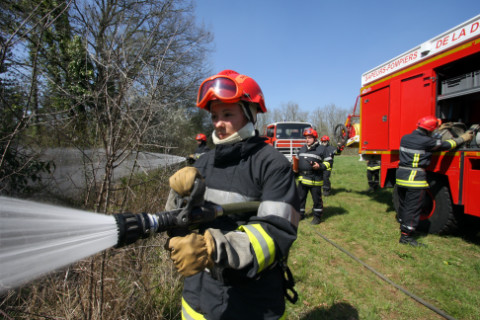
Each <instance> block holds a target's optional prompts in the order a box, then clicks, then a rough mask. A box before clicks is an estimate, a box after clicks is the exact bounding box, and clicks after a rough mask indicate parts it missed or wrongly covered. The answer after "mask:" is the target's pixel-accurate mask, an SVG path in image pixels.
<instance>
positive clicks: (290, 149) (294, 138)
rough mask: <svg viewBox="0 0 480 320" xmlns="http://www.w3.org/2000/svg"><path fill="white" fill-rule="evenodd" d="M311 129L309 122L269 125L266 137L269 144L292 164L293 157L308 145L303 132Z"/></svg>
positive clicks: (287, 122)
mask: <svg viewBox="0 0 480 320" xmlns="http://www.w3.org/2000/svg"><path fill="white" fill-rule="evenodd" d="M311 127H312V124H311V123H309V122H295V121H286V122H275V123H271V124H269V125H267V127H266V129H265V133H264V137H265V138H267V141H266V142H267V143H268V144H270V145H272V146H273V147H274V148H275V149H277V150H278V151H280V152H281V153H282V154H283V155H285V157H287V159H288V160H289V161H290V162H292V157H293V155H294V154H296V153H297V152H298V150H299V149H300V148H301V147H302V146H303V145H305V143H306V140H305V137H304V136H303V132H304V131H305V129H307V128H311Z"/></svg>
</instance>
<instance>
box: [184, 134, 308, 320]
mask: <svg viewBox="0 0 480 320" xmlns="http://www.w3.org/2000/svg"><path fill="white" fill-rule="evenodd" d="M195 167H196V168H198V169H199V171H200V173H201V174H202V176H203V177H204V178H205V184H206V191H205V195H204V199H205V201H210V202H213V203H216V204H220V205H221V204H226V203H237V202H245V201H260V206H259V208H258V211H257V212H250V213H246V214H241V215H240V214H239V215H231V216H223V217H220V218H217V219H216V220H215V221H213V222H211V223H208V224H206V225H202V226H201V227H200V232H202V231H204V230H206V229H208V230H209V232H210V233H211V234H212V236H213V238H214V240H215V247H216V250H215V251H216V252H215V256H214V257H213V258H214V261H215V264H214V267H213V268H211V269H210V270H208V271H204V272H200V273H198V274H196V275H193V276H191V277H187V278H185V281H184V290H183V299H182V309H183V310H182V314H183V315H185V318H188V319H203V318H202V315H205V317H206V318H207V319H278V318H279V317H280V316H282V315H283V314H284V312H285V298H284V293H283V290H284V289H283V288H284V287H283V286H284V282H283V280H284V277H283V274H284V272H283V271H282V269H281V268H280V266H282V265H283V264H284V263H286V258H287V256H288V252H289V250H290V247H291V245H292V243H293V242H294V241H295V239H296V237H297V227H298V222H299V219H300V213H299V209H300V208H299V206H300V204H299V198H298V194H297V189H296V185H295V179H294V175H293V172H292V170H291V165H290V163H289V162H288V160H287V159H286V158H285V156H283V155H282V154H281V153H279V152H278V151H277V150H275V149H274V148H273V147H272V146H270V145H268V144H266V143H265V140H264V139H263V138H260V137H259V136H258V133H257V135H255V136H254V137H250V138H248V139H245V140H243V141H241V142H237V143H234V144H227V145H217V146H216V148H215V150H214V151H211V152H208V153H206V154H205V155H204V156H202V157H200V158H199V159H198V160H197V161H196V162H195ZM189 317H190V318H189ZM182 318H183V317H182Z"/></svg>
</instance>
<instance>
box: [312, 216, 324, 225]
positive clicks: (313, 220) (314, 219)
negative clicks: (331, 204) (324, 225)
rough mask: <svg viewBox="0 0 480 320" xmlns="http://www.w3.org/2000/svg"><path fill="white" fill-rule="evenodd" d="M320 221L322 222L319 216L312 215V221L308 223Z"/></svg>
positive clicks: (318, 222)
mask: <svg viewBox="0 0 480 320" xmlns="http://www.w3.org/2000/svg"><path fill="white" fill-rule="evenodd" d="M320 222H322V218H321V217H318V216H313V219H312V221H311V222H310V224H320Z"/></svg>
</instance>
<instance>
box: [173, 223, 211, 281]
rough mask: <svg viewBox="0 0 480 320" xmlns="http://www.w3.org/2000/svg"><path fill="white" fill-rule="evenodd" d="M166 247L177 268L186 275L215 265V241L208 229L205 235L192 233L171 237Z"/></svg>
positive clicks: (191, 274)
mask: <svg viewBox="0 0 480 320" xmlns="http://www.w3.org/2000/svg"><path fill="white" fill-rule="evenodd" d="M165 248H166V249H167V250H169V251H170V259H172V261H173V264H174V265H175V268H177V270H178V272H180V274H181V275H183V276H185V277H189V276H193V275H194V274H197V273H199V272H201V271H203V270H204V269H205V268H211V267H212V266H213V253H214V251H215V241H214V240H213V237H212V235H211V234H210V232H208V230H207V231H205V233H204V235H203V236H202V235H201V234H198V233H190V234H188V235H186V236H184V237H173V238H170V239H169V240H168V242H167V243H166V245H165Z"/></svg>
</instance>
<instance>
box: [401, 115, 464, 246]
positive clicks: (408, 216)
mask: <svg viewBox="0 0 480 320" xmlns="http://www.w3.org/2000/svg"><path fill="white" fill-rule="evenodd" d="M440 124H441V120H440V119H437V118H436V117H434V116H426V117H423V118H421V119H419V120H418V123H417V129H415V130H414V131H413V132H412V133H410V134H406V135H404V136H403V137H402V139H401V140H400V162H399V165H398V169H397V173H396V183H397V185H398V196H399V208H398V216H397V219H398V222H399V223H400V240H399V242H400V243H402V244H409V245H412V246H414V247H417V246H423V244H422V243H418V242H417V241H416V240H415V238H414V233H415V230H416V228H417V227H418V224H419V222H420V213H421V211H422V204H423V199H424V197H425V193H426V191H427V189H428V188H429V185H428V182H427V173H426V171H425V168H427V167H428V165H429V164H430V160H431V157H432V152H435V151H442V150H451V149H455V148H457V147H458V146H460V145H462V144H463V143H465V142H468V141H471V140H472V138H473V133H472V132H471V131H467V132H466V133H464V134H462V135H461V136H460V137H458V138H455V139H449V140H446V141H442V140H440V139H436V138H434V137H432V133H433V131H434V130H435V129H437V128H438V127H439V125H440ZM440 129H442V128H441V127H440Z"/></svg>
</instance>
